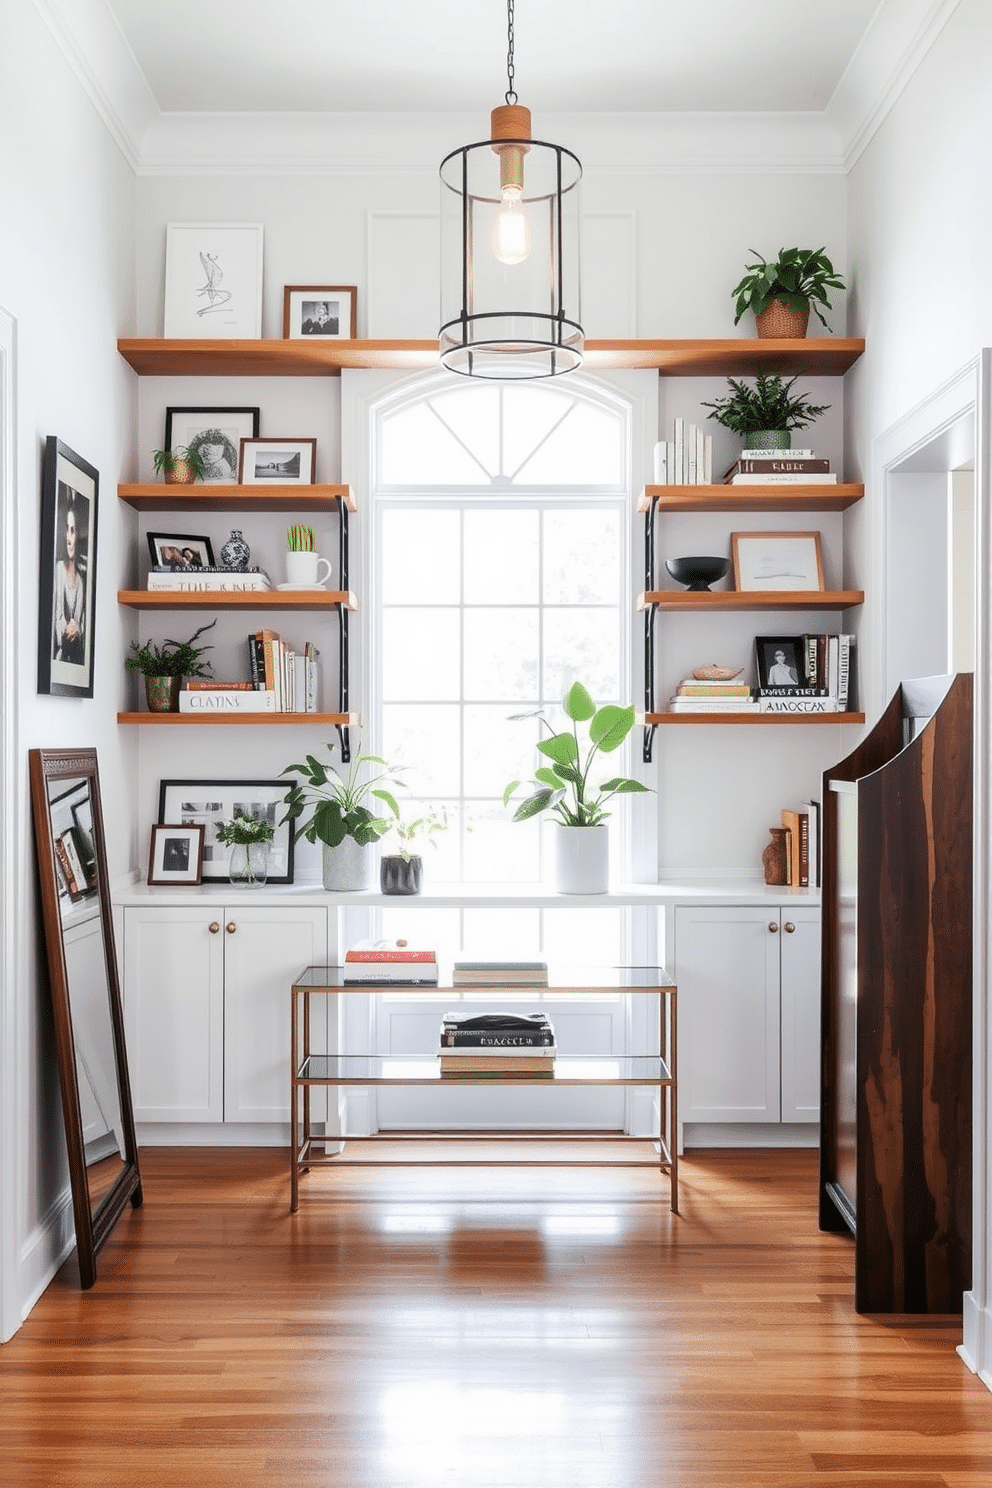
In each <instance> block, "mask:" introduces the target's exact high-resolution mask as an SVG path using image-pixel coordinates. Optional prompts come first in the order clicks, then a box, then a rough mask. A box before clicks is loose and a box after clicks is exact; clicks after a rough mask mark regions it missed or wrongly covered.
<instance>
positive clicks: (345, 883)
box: [323, 837, 375, 893]
mask: <svg viewBox="0 0 992 1488" xmlns="http://www.w3.org/2000/svg"><path fill="white" fill-rule="evenodd" d="M323 858H324V867H323V877H324V888H325V889H331V890H335V889H336V890H338V891H339V892H349V893H356V892H361V890H363V889H371V888H372V886H373V878H374V873H375V843H374V842H367V843H365V844H362V843H360V842H356V841H355V839H354V837H345V839H344V841H343V842H340V843H339V844H338V846H337V847H328V846H327V844H326V843H325V844H324V853H323Z"/></svg>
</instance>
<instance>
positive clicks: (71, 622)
mask: <svg viewBox="0 0 992 1488" xmlns="http://www.w3.org/2000/svg"><path fill="white" fill-rule="evenodd" d="M99 492H100V476H99V474H98V472H97V471H96V470H95V469H94V467H93V466H92V465H91V464H90V463H89V462H88V461H87V460H84V459H83V458H82V456H81V455H77V454H76V452H75V450H72V449H70V448H69V446H68V445H67V444H63V442H62V440H61V439H58V438H56V436H55V435H54V434H50V435H49V436H48V438H47V439H46V441H45V456H44V461H43V464H42V475H41V566H40V574H39V585H38V691H39V692H40V693H47V694H48V695H49V696H58V697H92V696H93V656H94V650H93V646H94V634H95V627H96V604H95V598H96V518H97V502H98V497H99Z"/></svg>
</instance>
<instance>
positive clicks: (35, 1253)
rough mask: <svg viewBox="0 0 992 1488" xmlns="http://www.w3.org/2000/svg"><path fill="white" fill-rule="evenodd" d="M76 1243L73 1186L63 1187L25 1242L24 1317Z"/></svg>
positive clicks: (23, 1272)
mask: <svg viewBox="0 0 992 1488" xmlns="http://www.w3.org/2000/svg"><path fill="white" fill-rule="evenodd" d="M75 1244H76V1222H75V1219H74V1218H73V1213H72V1190H71V1189H69V1188H65V1189H63V1191H62V1193H61V1194H59V1196H58V1198H57V1199H56V1200H55V1201H54V1203H53V1204H51V1205H50V1206H49V1209H48V1212H47V1213H46V1214H45V1215H44V1216H43V1217H42V1219H41V1221H40V1222H39V1223H38V1224H37V1225H36V1226H35V1228H34V1229H33V1230H32V1231H31V1233H30V1235H28V1237H27V1238H26V1240H25V1241H24V1244H23V1245H22V1246H21V1256H20V1263H21V1298H22V1301H21V1321H22V1322H23V1321H24V1319H25V1318H26V1317H27V1316H28V1313H29V1312H30V1311H31V1309H32V1308H33V1307H34V1305H35V1303H36V1302H37V1301H38V1298H39V1297H41V1296H42V1294H43V1293H44V1292H45V1290H46V1288H47V1287H48V1286H49V1285H50V1284H51V1282H52V1280H53V1279H54V1277H55V1274H56V1272H57V1271H58V1269H59V1267H60V1266H61V1265H62V1263H63V1262H64V1261H65V1260H66V1259H67V1257H69V1256H70V1255H71V1254H72V1252H73V1250H74V1248H75Z"/></svg>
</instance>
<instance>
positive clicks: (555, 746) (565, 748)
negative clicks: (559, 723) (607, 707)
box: [537, 708, 596, 765]
mask: <svg viewBox="0 0 992 1488" xmlns="http://www.w3.org/2000/svg"><path fill="white" fill-rule="evenodd" d="M595 711H596V710H595V708H593V713H595ZM590 716H591V715H590ZM537 747H538V749H539V750H540V752H541V753H542V754H545V755H547V757H548V759H550V760H554V762H555V764H556V765H571V764H574V762H575V761H576V760H577V759H578V757H579V746H578V745H577V744H576V742H575V735H574V734H552V735H551V738H550V739H540V740H539V741H538V745H537Z"/></svg>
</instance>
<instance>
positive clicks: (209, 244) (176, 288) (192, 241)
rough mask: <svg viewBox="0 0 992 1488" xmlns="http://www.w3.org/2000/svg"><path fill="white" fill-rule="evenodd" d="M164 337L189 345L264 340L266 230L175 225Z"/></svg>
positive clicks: (250, 225)
mask: <svg viewBox="0 0 992 1488" xmlns="http://www.w3.org/2000/svg"><path fill="white" fill-rule="evenodd" d="M165 334H166V336H176V337H180V338H182V339H184V340H189V339H191V338H193V337H196V338H198V339H204V340H209V339H222V338H225V337H228V336H236V337H241V338H247V339H249V340H257V339H258V338H259V337H260V336H261V334H262V224H261V223H260V222H170V223H169V224H168V227H167V228H166V239H165Z"/></svg>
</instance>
